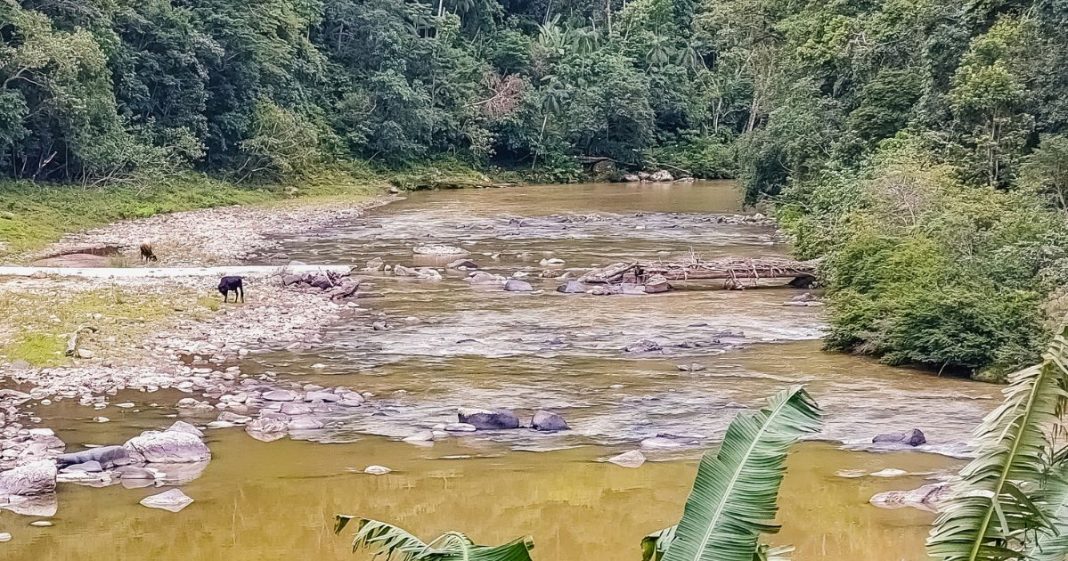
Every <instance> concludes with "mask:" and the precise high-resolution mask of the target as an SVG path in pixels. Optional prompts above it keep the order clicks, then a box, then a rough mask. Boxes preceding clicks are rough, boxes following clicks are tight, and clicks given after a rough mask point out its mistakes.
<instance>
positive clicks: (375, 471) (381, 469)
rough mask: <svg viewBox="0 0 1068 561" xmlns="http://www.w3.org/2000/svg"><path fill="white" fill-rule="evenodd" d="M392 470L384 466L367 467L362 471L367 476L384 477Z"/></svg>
mask: <svg viewBox="0 0 1068 561" xmlns="http://www.w3.org/2000/svg"><path fill="white" fill-rule="evenodd" d="M391 471H393V470H391V469H389V468H388V467H386V466H367V469H365V470H363V472H364V473H366V474H367V475H385V474H387V473H389V472H391Z"/></svg>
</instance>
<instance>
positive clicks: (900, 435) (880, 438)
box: [871, 429, 927, 446]
mask: <svg viewBox="0 0 1068 561" xmlns="http://www.w3.org/2000/svg"><path fill="white" fill-rule="evenodd" d="M871 441H872V442H873V443H875V444H901V445H905V446H919V445H921V444H926V443H927V437H926V436H924V434H923V431H921V430H920V429H912V430H910V431H906V432H890V433H885V434H880V435H876V436H875V438H873V439H871Z"/></svg>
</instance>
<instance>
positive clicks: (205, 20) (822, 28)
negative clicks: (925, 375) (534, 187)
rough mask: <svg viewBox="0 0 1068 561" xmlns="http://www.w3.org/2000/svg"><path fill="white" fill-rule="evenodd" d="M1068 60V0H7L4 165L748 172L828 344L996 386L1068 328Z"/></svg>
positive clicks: (253, 173) (80, 170)
mask: <svg viewBox="0 0 1068 561" xmlns="http://www.w3.org/2000/svg"><path fill="white" fill-rule="evenodd" d="M1066 63H1068V1H1066V0H1030V1H1024V0H975V1H969V2H965V3H963V4H962V5H960V4H958V3H952V2H936V1H934V0H848V1H847V0H632V1H626V0H605V1H603V2H602V1H597V2H590V1H588V0H436V1H432V0H428V1H426V2H420V1H409V0H262V1H257V2H252V3H250V2H237V1H234V0H138V1H136V2H134V1H132V0H58V1H57V0H18V1H16V0H0V177H6V178H8V179H10V180H17V181H20V182H33V183H34V184H35V187H32V188H37V187H36V185H41V184H45V185H54V184H63V185H66V186H68V187H64V189H70V188H71V187H69V186H75V187H74V188H76V189H81V190H82V191H83V192H84V191H85V190H86V189H94V191H93V192H98V191H97V190H96V189H97V188H99V187H102V186H107V189H111V190H114V189H115V188H116V187H115V186H130V190H129V191H118V192H120V193H124V195H123V196H124V197H129V199H130V200H129V201H126V202H127V203H128V204H129V205H131V206H132V207H133V208H134V209H135V211H138V212H139V211H145V212H148V211H152V212H155V211H163V210H167V209H169V208H171V207H170V206H167V205H163V204H161V205H155V204H154V203H153V204H145V203H142V202H138V201H139V200H140V199H141V198H145V199H146V200H156V199H159V198H160V195H158V194H157V193H155V192H152V191H151V190H152V189H154V188H160V189H163V188H167V189H170V188H173V185H174V181H173V179H174V178H175V177H193V178H194V182H195V183H198V184H199V185H201V186H203V185H204V184H205V182H208V183H210V182H215V181H218V182H219V183H218V185H219V189H220V191H219V192H220V193H221V194H222V195H223V196H221V197H220V199H222V200H224V201H236V202H241V201H244V200H245V199H255V200H260V199H264V198H270V197H267V196H264V195H262V193H261V194H255V193H253V194H251V195H249V194H240V193H236V192H234V193H230V192H229V190H231V189H236V190H238V191H240V190H248V189H250V187H249V186H257V187H256V188H261V186H263V185H273V184H279V183H286V184H300V183H301V182H302V181H306V180H308V179H310V178H315V177H318V176H320V175H321V174H323V173H324V172H328V173H330V174H349V175H351V176H354V177H364V176H365V175H363V174H364V173H365V172H366V170H368V169H373V170H377V171H378V172H381V171H382V170H396V169H405V168H410V167H412V166H420V165H424V164H425V163H427V162H433V161H440V160H442V159H447V160H448V161H450V162H457V164H456V165H459V166H463V167H469V168H473V169H483V170H487V169H495V170H499V169H506V170H513V171H514V170H518V171H519V172H520V173H522V175H523V176H525V177H527V178H534V179H540V180H552V181H571V180H577V179H579V178H581V177H582V176H583V171H584V169H583V162H584V161H586V160H587V157H597V158H610V159H612V160H614V161H615V162H617V164H618V165H619V166H620V169H638V168H642V167H645V168H656V167H662V166H670V167H671V169H681V170H684V172H686V173H691V174H694V175H696V176H700V177H710V178H718V177H737V178H738V179H739V180H740V181H741V182H742V184H743V185H744V186H745V188H746V191H747V194H748V196H749V199H750V200H752V201H755V200H758V199H761V198H765V197H774V198H776V202H777V204H778V206H777V208H778V209H779V215H780V218H781V219H782V221H783V224H784V225H785V226H786V228H787V230H788V232H789V233H790V234H791V235H792V236H794V238H795V242H796V248H797V251H798V253H799V254H800V255H801V256H802V257H806V258H807V257H816V256H826V257H827V259H826V264H827V267H826V277H827V280H828V282H829V297H830V301H831V304H832V307H831V309H832V322H833V331H832V333H831V336H830V337H829V338H828V345H829V346H831V347H833V348H835V349H842V350H849V351H859V352H866V353H872V354H875V355H877V356H880V357H882V358H883V359H885V360H886V361H888V362H892V363H896V364H919V365H924V366H928V367H932V368H936V369H940V370H951V371H964V372H971V373H976V372H980V371H982V372H984V373H987V374H991V375H995V376H996V373H997V372H999V371H1007V370H1011V369H1013V368H1015V367H1017V366H1020V365H1022V364H1028V363H1031V362H1034V361H1035V360H1037V355H1038V350H1039V349H1041V348H1042V346H1043V344H1044V343H1045V342H1046V340H1047V339H1048V336H1047V334H1048V333H1050V332H1051V330H1050V327H1052V326H1054V325H1056V324H1058V323H1059V322H1060V321H1061V315H1062V314H1063V310H1058V309H1057V307H1056V306H1053V305H1051V304H1050V302H1052V301H1054V299H1055V297H1056V296H1057V294H1058V290H1059V289H1060V287H1063V286H1064V285H1065V282H1066V281H1068V261H1066V251H1068V228H1066V226H1065V208H1066V198H1068V137H1066V136H1065V134H1066V132H1068V95H1065V94H1066V93H1068V88H1066V86H1068V64H1066ZM207 177H210V178H211V179H207ZM235 184H236V187H235ZM9 185H13V186H11V187H2V188H0V211H4V209H5V208H6V209H7V210H6V212H8V213H9V216H8V217H7V219H12V217H14V218H15V219H18V218H19V217H20V216H27V215H28V214H27V212H28V211H26V205H28V204H29V203H27V202H26V200H27V199H26V197H25V196H24V194H25V193H26V190H27V189H30V188H29V187H26V186H25V185H26V183H11V184H9ZM161 185H170V186H169V187H160V186H161ZM49 189H51V188H49ZM198 189H200V188H198ZM179 190H180V187H179ZM210 190H211V189H209V191H210ZM110 192H116V191H110ZM42 197H43V198H41V199H38V200H39V201H43V204H45V206H46V207H49V206H54V205H52V204H51V203H49V201H50V200H51V199H49V198H48V197H49V195H47V194H46V195H43V196H42ZM154 197H155V198H156V199H153V198H154ZM168 197H169V195H168ZM165 198H166V197H165ZM178 198H179V199H180V198H181V197H180V196H178ZM203 204H215V201H213V200H210V197H208V198H207V199H206V198H205V196H203V195H197V197H196V200H195V201H192V202H186V203H183V204H182V205H180V206H197V205H203ZM157 207H158V208H157ZM109 208H110V206H109ZM145 209H147V210H145ZM90 214H92V213H90ZM135 214H136V212H135ZM110 216H111V215H106V216H101V217H93V218H89V219H87V221H89V222H93V221H97V220H102V219H106V218H108V217H110ZM24 222H25V221H24ZM15 229H16V228H15V227H14V226H12V225H8V226H7V227H6V230H8V231H13V230H15ZM18 229H19V230H20V231H22V233H21V234H19V235H20V236H22V238H23V239H27V240H34V239H43V238H49V237H54V235H55V234H54V233H50V234H48V235H44V236H42V235H39V234H37V233H34V232H30V233H26V232H25V230H26V228H25V227H19V228H18ZM30 230H32V228H30ZM4 232H5V226H4V225H3V217H0V234H3V233H4ZM11 238H12V236H8V240H9V243H10V239H11ZM26 243H27V244H29V243H30V242H26Z"/></svg>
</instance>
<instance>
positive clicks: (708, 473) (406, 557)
mask: <svg viewBox="0 0 1068 561" xmlns="http://www.w3.org/2000/svg"><path fill="white" fill-rule="evenodd" d="M822 415H823V412H822V410H821V409H820V408H819V405H818V404H816V402H815V401H813V400H812V398H811V396H809V395H808V393H807V392H806V391H805V390H804V388H802V387H801V386H794V387H790V388H787V389H785V390H783V391H781V392H779V393H777V394H776V395H774V396H772V397H771V398H769V399H768V404H767V406H766V407H764V408H762V409H760V410H759V411H756V412H751V413H739V414H738V415H736V416H735V417H734V419H733V420H732V421H731V423H730V425H729V426H728V427H727V432H726V434H725V435H724V438H723V443H722V444H721V445H720V448H719V451H718V452H717V453H715V454H713V453H712V452H708V453H706V454H705V455H704V457H703V458H702V459H701V464H700V466H699V467H698V470H697V476H696V478H695V479H694V486H693V491H692V492H691V493H690V497H689V498H688V499H687V501H686V507H685V509H684V512H683V515H682V520H680V521H679V524H678V525H677V526H672V527H670V528H665V529H663V530H660V531H659V532H654V533H652V534H650V535H648V536H646V537H645V538H643V539H642V541H641V545H642V559H643V561H661V560H664V561H680V560H692V561H711V560H713V559H715V560H716V561H732V560H737V561H785V558H784V557H783V554H785V553H787V552H789V551H791V550H792V548H789V547H779V548H771V547H769V546H767V545H765V544H759V543H758V542H757V540H758V538H759V537H760V535H761V534H769V533H775V532H777V531H778V529H779V527H778V526H776V525H774V524H772V520H773V519H774V518H775V513H776V511H777V510H778V505H777V502H778V495H779V485H780V484H781V483H782V479H783V476H784V475H785V472H786V456H787V454H788V452H789V449H790V446H792V445H793V444H794V443H796V442H797V441H798V440H799V439H800V438H801V437H802V436H804V435H806V434H812V433H815V432H818V431H819V429H820V426H821V425H822V422H823V419H822ZM353 522H355V524H356V531H355V534H354V536H353V540H352V550H353V552H357V551H361V550H367V551H368V552H370V553H372V554H373V555H374V556H375V558H378V557H384V558H386V559H397V560H398V561H416V560H419V559H426V560H438V561H458V560H460V559H465V560H466V559H470V560H472V561H477V560H482V561H530V559H531V557H530V551H531V549H533V547H534V543H533V541H532V540H531V539H530V538H521V539H518V540H514V541H512V542H509V543H507V544H505V545H502V546H496V547H490V546H483V545H476V544H475V543H474V542H472V541H471V539H470V538H468V537H467V536H465V535H464V534H461V533H459V532H447V533H445V534H442V535H441V536H439V537H437V538H435V539H434V540H433V541H431V542H429V543H427V542H423V541H422V540H420V539H419V538H417V537H416V536H414V535H413V534H411V533H409V532H407V531H405V530H403V529H401V528H398V527H397V526H393V525H392V524H387V523H385V522H379V521H377V520H371V519H368V518H358V517H354V516H346V515H338V516H337V521H336V524H335V525H334V533H335V534H339V533H341V532H342V531H343V530H344V529H345V528H346V527H348V525H349V524H350V523H353Z"/></svg>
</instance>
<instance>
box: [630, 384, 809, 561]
mask: <svg viewBox="0 0 1068 561" xmlns="http://www.w3.org/2000/svg"><path fill="white" fill-rule="evenodd" d="M821 415H822V411H821V410H820V408H819V405H817V404H816V402H815V401H813V400H812V398H811V397H810V396H809V395H808V393H807V392H805V390H804V389H803V388H802V387H800V386H795V387H792V388H789V389H786V390H783V391H782V392H779V393H778V394H776V395H775V396H774V397H772V398H771V399H770V400H768V405H767V407H765V408H763V409H761V410H760V411H757V412H756V413H749V414H746V413H742V414H739V415H738V416H737V417H735V418H734V420H733V421H731V424H730V426H729V427H727V434H726V435H725V436H724V438H723V445H722V446H720V449H719V451H718V452H716V453H715V454H712V453H711V452H708V453H706V454H705V456H704V458H702V459H701V465H700V467H699V468H698V470H697V478H696V479H695V480H694V484H693V491H692V492H691V493H690V498H689V499H687V501H686V509H685V510H684V511H683V515H682V520H680V521H679V524H678V526H675V527H671V528H666V529H664V530H661V531H659V532H656V533H655V534H651V535H649V536H646V538H645V539H644V540H642V559H643V561H659V560H661V559H662V560H663V561H754V560H767V561H771V560H774V559H780V558H781V555H783V554H785V553H787V552H788V551H789V548H769V547H768V546H766V545H763V544H759V543H758V539H759V537H760V535H761V534H771V533H775V532H777V531H778V530H779V527H778V526H777V525H775V524H773V523H772V522H771V521H772V519H774V518H775V512H776V511H777V510H778V505H777V504H776V501H777V499H778V495H779V485H780V484H781V483H782V478H783V475H784V474H785V472H786V454H787V452H788V451H789V448H790V445H792V444H793V443H795V442H797V440H798V439H799V438H800V437H801V436H802V435H804V434H807V433H813V432H816V431H817V430H819V428H820V424H821Z"/></svg>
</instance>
